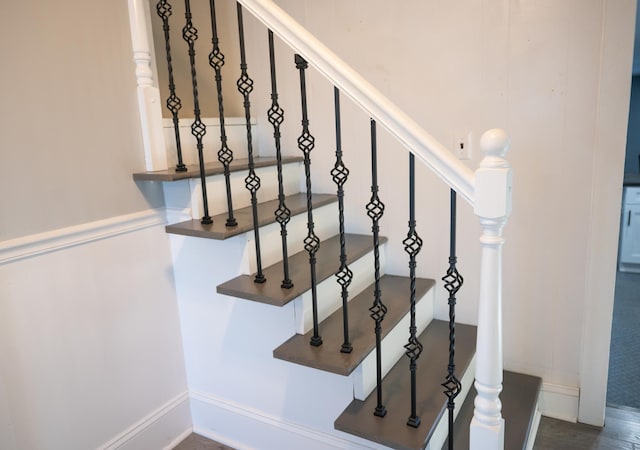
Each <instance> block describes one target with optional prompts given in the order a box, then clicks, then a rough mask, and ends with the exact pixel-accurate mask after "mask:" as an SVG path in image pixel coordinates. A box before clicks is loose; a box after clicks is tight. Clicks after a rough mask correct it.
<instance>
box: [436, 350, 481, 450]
mask: <svg viewBox="0 0 640 450" xmlns="http://www.w3.org/2000/svg"><path fill="white" fill-rule="evenodd" d="M445 370H446V368H443V373H445ZM458 370H459V369H458ZM475 372H476V357H475V355H474V356H473V358H472V359H471V362H470V363H469V366H468V367H467V370H465V372H464V373H463V374H462V377H461V378H460V383H461V385H462V390H461V391H460V394H458V397H456V409H455V410H454V412H453V416H454V420H455V418H456V417H458V412H460V407H461V406H462V404H463V403H464V400H465V398H467V395H468V394H469V391H470V390H471V386H472V385H473V381H474V377H475ZM457 375H458V376H460V374H459V373H458V374H457ZM442 381H443V382H444V378H443V380H442ZM442 396H443V398H446V397H445V395H444V394H443V395H442ZM448 434H449V411H448V410H447V409H445V411H444V414H442V415H441V416H440V418H439V420H438V423H437V424H436V425H435V426H434V427H433V432H432V434H431V438H430V439H429V443H428V444H427V446H426V447H425V450H440V449H442V446H443V445H444V443H445V441H446V440H447V435H448ZM454 444H455V441H454Z"/></svg>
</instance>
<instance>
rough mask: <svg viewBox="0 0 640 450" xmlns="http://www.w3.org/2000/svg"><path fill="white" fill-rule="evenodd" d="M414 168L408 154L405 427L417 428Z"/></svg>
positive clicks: (418, 348) (419, 242)
mask: <svg viewBox="0 0 640 450" xmlns="http://www.w3.org/2000/svg"><path fill="white" fill-rule="evenodd" d="M415 178H416V167H415V156H414V155H413V153H409V232H408V234H407V237H406V239H405V240H404V241H402V243H403V244H404V250H405V251H406V252H407V253H408V254H409V280H410V281H409V283H410V290H411V296H410V302H411V309H410V317H411V323H410V325H409V341H408V342H407V344H405V346H404V348H405V349H406V355H407V356H408V357H409V371H410V372H411V415H410V416H409V419H408V420H407V425H409V426H411V427H414V428H417V427H418V425H420V417H418V414H417V411H416V370H417V360H418V358H419V357H420V354H421V353H422V343H420V341H419V340H418V338H417V337H416V333H417V331H418V329H417V327H416V256H417V255H418V253H419V252H420V249H422V239H421V238H420V236H418V232H417V231H416V183H415Z"/></svg>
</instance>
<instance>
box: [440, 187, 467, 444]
mask: <svg viewBox="0 0 640 450" xmlns="http://www.w3.org/2000/svg"><path fill="white" fill-rule="evenodd" d="M450 215H451V228H450V230H449V239H450V243H449V268H448V269H447V274H446V275H445V276H444V277H442V281H444V287H445V289H446V290H447V291H448V292H449V364H448V366H447V376H446V378H445V382H444V383H442V386H443V387H444V388H445V390H444V393H445V395H446V396H447V399H448V400H447V409H448V410H449V438H448V439H449V450H453V413H454V410H455V407H456V405H455V399H456V397H457V396H458V394H460V390H461V389H462V386H461V384H460V380H458V378H457V377H456V375H455V371H456V366H455V350H456V294H457V293H458V291H459V290H460V288H461V287H462V284H463V283H464V279H463V278H462V276H461V275H460V274H459V273H458V269H457V268H456V264H457V262H458V258H457V257H456V192H455V191H454V190H453V189H451V211H450Z"/></svg>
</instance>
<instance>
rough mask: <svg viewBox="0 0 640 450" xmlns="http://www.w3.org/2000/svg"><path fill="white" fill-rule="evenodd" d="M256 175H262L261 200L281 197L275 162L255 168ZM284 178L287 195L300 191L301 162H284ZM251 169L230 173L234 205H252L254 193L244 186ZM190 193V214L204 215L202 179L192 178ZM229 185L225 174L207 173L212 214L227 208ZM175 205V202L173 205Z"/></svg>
mask: <svg viewBox="0 0 640 450" xmlns="http://www.w3.org/2000/svg"><path fill="white" fill-rule="evenodd" d="M255 172H256V175H257V176H258V177H260V189H259V190H258V192H257V197H258V202H263V201H267V200H272V199H275V198H278V171H277V168H276V167H275V166H270V167H259V168H257V169H255ZM282 172H283V173H282V178H283V183H284V193H285V195H289V194H295V193H297V192H299V191H300V173H301V171H300V163H292V164H285V165H283V167H282ZM247 174H248V172H247V171H246V170H243V171H240V172H232V173H231V176H230V181H231V194H232V200H233V208H234V209H237V208H244V207H246V206H249V205H251V193H250V192H249V191H248V190H247V188H246V187H245V181H244V180H245V178H246V177H247ZM189 189H190V192H191V196H190V199H189V204H190V205H191V211H192V213H191V215H192V218H194V219H199V218H200V217H202V215H203V209H202V186H201V183H200V179H191V180H189ZM226 192H227V188H226V183H225V180H224V175H215V176H212V177H207V200H208V203H209V214H210V215H212V216H213V215H215V214H221V213H224V212H226V211H227V194H226ZM172 206H173V205H172Z"/></svg>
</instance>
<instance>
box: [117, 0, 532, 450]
mask: <svg viewBox="0 0 640 450" xmlns="http://www.w3.org/2000/svg"><path fill="white" fill-rule="evenodd" d="M143 3H144V2H141V1H138V0H131V2H130V4H131V5H132V7H131V11H132V28H134V29H135V30H137V31H138V32H139V36H138V39H137V40H136V34H135V33H134V47H135V49H134V50H136V52H135V54H136V55H137V56H136V62H137V63H138V79H139V92H140V97H141V98H142V99H143V100H142V101H141V112H142V116H143V121H144V124H143V128H144V130H143V131H144V133H145V138H146V140H145V142H146V143H147V148H146V152H147V161H148V168H149V169H150V170H148V171H146V172H143V173H137V174H134V180H136V181H138V182H160V183H162V185H163V190H164V194H165V204H166V208H167V221H168V225H167V227H166V230H167V233H168V235H169V242H170V245H171V248H172V253H173V271H174V274H175V280H176V291H177V297H178V302H179V309H180V315H181V322H182V329H183V347H184V352H185V363H186V369H187V376H188V381H189V386H190V392H191V400H192V416H193V422H194V431H195V432H198V433H200V434H203V435H205V436H208V437H211V438H214V439H216V440H218V441H220V442H223V443H226V444H227V445H230V446H233V447H237V448H264V449H272V448H273V449H276V448H277V449H300V448H313V449H324V448H327V449H328V448H398V449H422V448H428V449H436V448H460V449H462V448H473V449H480V448H487V449H493V448H507V449H527V448H532V444H533V439H534V438H535V432H536V428H537V418H539V416H537V402H538V391H539V388H540V379H538V378H535V377H531V376H528V375H522V374H515V373H511V372H504V377H503V371H502V362H501V360H499V359H496V358H497V357H499V355H500V351H499V349H495V348H493V347H492V346H494V345H495V344H496V343H498V345H500V344H499V339H496V336H499V334H500V333H499V328H500V323H499V321H498V322H496V318H497V317H499V314H497V312H498V311H499V307H500V305H499V302H498V303H496V301H499V298H500V296H501V294H500V285H499V277H500V275H499V270H500V262H499V259H500V258H499V247H500V245H501V240H500V233H501V229H502V226H503V225H504V222H505V221H506V216H507V215H508V209H509V207H510V206H509V204H508V203H509V197H508V195H507V194H506V192H507V191H508V190H509V186H510V171H509V169H508V163H506V161H505V160H504V159H503V158H502V157H503V156H504V151H505V150H506V146H507V141H506V139H505V138H504V136H503V135H502V134H500V133H497V134H496V132H493V134H491V133H490V134H488V135H487V136H488V137H487V138H486V139H485V138H483V149H484V150H485V152H486V154H487V158H486V159H485V161H484V162H483V165H482V166H481V169H480V170H479V171H477V172H476V173H475V175H474V174H473V173H470V172H469V170H468V169H467V168H466V166H463V165H461V164H460V163H459V161H457V160H455V159H454V158H452V157H451V156H450V154H449V153H448V151H447V150H446V149H444V148H443V147H442V146H441V145H440V144H438V143H437V142H435V141H434V140H433V139H432V138H431V137H430V136H428V135H427V134H426V133H425V132H423V131H422V129H420V128H418V127H417V125H415V124H414V123H413V122H412V121H411V120H410V119H409V118H408V117H406V116H405V115H404V114H403V113H402V112H400V111H399V110H397V108H395V107H394V106H393V105H391V104H390V103H389V102H388V101H386V100H384V99H382V100H381V99H380V98H378V97H379V94H377V93H376V91H372V88H370V86H369V85H368V84H367V83H366V82H364V81H363V80H361V79H360V78H359V76H358V75H357V74H354V73H352V71H351V70H350V69H349V68H348V67H347V68H345V67H344V66H343V63H341V62H340V61H339V60H334V61H331V60H333V59H335V58H334V57H332V56H331V55H330V54H329V56H327V53H326V52H323V53H319V52H318V48H321V47H320V46H319V45H316V43H315V40H314V39H313V38H312V37H310V35H307V34H305V33H306V32H305V31H304V30H301V29H299V28H298V26H297V25H295V24H293V25H292V24H290V23H289V24H288V25H285V26H283V25H282V23H283V21H284V20H285V19H286V17H285V16H284V15H283V14H284V13H282V12H281V11H279V10H278V9H277V7H275V5H273V4H272V2H270V1H267V0H256V1H242V2H239V3H238V7H237V10H238V17H239V29H240V31H239V35H240V36H241V41H242V40H243V39H244V36H243V32H244V31H243V26H244V24H243V21H242V13H243V8H242V7H241V6H240V4H242V5H244V7H245V8H247V10H248V11H250V12H251V13H252V14H255V15H257V17H258V18H259V19H260V20H261V21H262V22H263V23H265V24H266V25H267V26H268V27H269V29H270V31H269V41H270V42H269V43H270V49H271V51H270V57H271V62H272V65H271V77H272V78H271V79H272V88H275V66H274V65H273V58H274V51H273V48H274V47H273V39H274V34H273V32H272V30H273V31H277V35H278V36H280V38H282V39H283V40H284V41H285V42H287V43H288V44H289V45H291V46H292V47H293V48H294V49H295V50H296V51H298V52H300V53H301V54H302V55H303V56H304V57H308V58H309V60H310V62H311V63H312V64H313V65H314V67H315V68H316V69H317V70H318V71H320V72H321V73H322V74H323V75H325V76H326V77H327V78H328V79H329V80H331V81H332V82H333V83H334V84H335V85H336V88H335V89H334V98H335V105H336V109H335V116H336V122H335V126H336V147H337V151H336V162H335V165H334V168H333V170H332V171H331V172H330V174H328V173H325V174H324V175H317V174H316V175H314V178H313V179H314V181H317V179H318V177H321V176H325V177H332V178H333V181H334V182H335V183H336V190H337V194H336V195H334V193H333V192H330V193H322V192H319V191H318V189H317V188H316V189H314V188H313V186H314V184H313V183H312V176H311V167H312V164H311V162H312V160H313V155H314V153H313V152H312V150H314V137H313V136H312V135H311V133H310V130H309V118H308V116H307V114H308V111H307V98H306V91H305V88H306V82H307V79H306V70H307V69H308V63H307V61H306V60H305V59H304V58H303V57H302V56H300V55H296V69H297V70H298V71H299V75H300V88H301V92H300V96H301V100H302V102H301V103H302V130H301V134H300V136H299V138H298V139H297V147H298V149H299V150H301V153H300V151H298V152H297V154H298V155H301V156H291V155H294V154H295V152H294V151H290V149H289V148H288V147H291V146H292V145H296V144H295V143H293V142H286V141H285V139H284V138H283V135H282V134H281V132H280V129H279V127H280V124H281V122H282V114H281V110H279V105H278V94H277V93H276V91H275V89H273V90H272V92H271V98H272V102H273V103H272V108H271V110H270V113H269V115H268V118H269V120H268V122H269V123H270V124H271V126H273V135H274V138H275V148H276V152H275V153H276V154H275V155H273V152H271V151H265V152H264V154H265V155H267V156H263V155H262V154H263V152H262V151H261V148H259V143H260V140H259V139H256V136H259V135H265V134H266V132H265V128H266V127H270V125H269V124H268V123H264V122H262V121H260V120H257V121H256V120H255V119H254V118H253V117H252V116H251V111H252V110H251V106H250V105H251V104H250V95H258V93H252V83H253V82H252V80H250V79H248V78H247V77H248V73H247V70H246V61H245V54H244V49H243V48H242V45H243V44H242V43H241V53H242V54H241V62H242V74H241V78H240V80H238V87H239V90H240V93H241V95H242V96H243V105H244V110H245V117H244V118H228V117H227V118H225V117H224V115H223V107H222V101H221V100H222V98H221V97H222V94H221V92H222V91H221V90H220V82H221V80H219V78H221V77H220V66H216V65H215V64H214V62H213V61H215V60H216V58H219V56H216V57H210V61H212V68H213V69H214V71H215V75H216V82H217V83H218V100H219V103H218V106H219V111H220V113H221V114H220V118H218V119H209V118H201V116H200V111H199V109H198V102H199V98H198V92H197V91H198V89H197V81H196V80H197V78H196V76H195V65H194V62H193V60H192V61H191V68H192V70H191V72H192V73H191V74H192V81H193V86H192V87H193V93H194V103H195V105H196V111H195V112H194V113H195V115H194V118H193V119H184V118H178V116H177V110H179V108H175V107H174V108H173V110H172V113H173V120H167V119H165V123H164V126H163V125H162V119H161V118H160V116H159V114H160V112H159V110H158V108H157V104H158V103H159V102H158V101H157V95H158V92H157V89H156V88H153V86H152V83H151V84H149V83H147V81H146V79H145V78H144V76H148V74H147V72H146V68H145V65H149V61H148V60H147V59H145V58H146V56H144V53H145V52H144V51H140V50H139V48H141V47H140V46H142V47H144V45H143V44H144V42H143V41H144V39H142V38H141V37H140V36H145V35H148V33H147V31H146V30H145V26H146V25H145V24H146V18H145V14H146V13H145V7H144V5H143ZM214 3H215V2H211V6H212V7H214V6H215V5H214ZM189 9H190V4H189V2H188V1H187V2H186V10H187V25H186V26H185V29H187V30H190V27H193V23H192V22H191V17H190V16H191V13H190V11H189ZM167 11H171V7H170V5H169V3H168V2H167V1H164V0H162V1H160V2H158V14H159V15H160V17H161V18H162V19H163V20H164V21H165V24H167V23H168V19H169V17H170V16H171V14H170V13H167ZM214 11H215V10H214V9H213V10H212V15H211V17H212V27H213V29H212V33H213V41H214V50H213V51H212V55H217V54H216V48H215V45H217V40H218V37H217V31H216V28H215V12H214ZM156 20H157V18H156ZM286 20H289V19H286ZM140 30H142V31H140ZM183 34H184V35H185V40H187V41H188V40H189V38H188V35H192V36H193V35H194V32H193V31H192V30H191V31H187V32H183ZM191 41H192V42H189V47H190V51H189V56H190V58H191V57H194V55H195V51H194V48H195V47H194V46H193V41H194V39H193V37H192V38H191ZM158 45H159V44H156V47H158ZM175 45H176V44H175V43H174V47H175ZM136 46H138V47H136ZM166 47H167V48H169V45H168V44H167V45H166ZM218 50H219V49H218ZM147 53H148V54H149V55H150V49H147ZM192 53H194V55H192ZM141 55H142V56H141ZM170 60H171V58H169V61H170ZM219 60H220V59H218V61H219ZM254 70H258V68H255V69H254ZM266 70H268V68H267V69H266ZM143 75H144V76H143ZM141 79H144V80H143V82H141V81H140V80H141ZM338 88H343V89H345V90H346V92H348V94H349V97H350V98H351V99H352V100H354V101H355V103H356V104H359V105H360V106H362V107H363V108H364V109H365V110H366V111H367V112H368V113H369V114H370V115H371V117H375V118H376V120H371V141H370V142H368V143H365V144H363V145H364V146H369V145H370V146H371V159H370V161H366V164H367V165H369V164H370V165H371V174H372V177H371V179H370V180H369V182H370V183H371V184H370V186H369V185H367V186H357V185H353V182H350V181H349V179H348V174H349V172H348V170H345V169H346V167H345V166H344V163H343V161H342V151H341V145H340V126H341V125H340V106H339V104H340V89H338ZM174 89H175V86H174V87H173V88H171V86H170V91H171V95H174V94H175V93H174ZM259 95H269V94H266V93H260V94H259ZM145 96H146V97H147V98H153V99H155V100H154V101H144V98H145ZM163 103H164V102H163ZM169 103H171V102H169ZM154 104H155V105H156V106H153V105H154ZM174 105H175V102H174ZM185 121H186V122H187V123H188V124H185ZM376 121H377V122H380V123H381V124H382V125H384V127H385V129H386V130H387V131H388V132H389V133H390V134H391V135H392V136H394V137H396V138H397V139H399V140H400V141H401V142H402V143H404V144H405V145H406V146H408V147H409V149H410V150H411V152H412V153H411V154H410V156H409V161H410V165H409V167H410V169H409V175H408V177H407V178H408V180H407V181H408V184H409V197H410V199H409V216H408V219H409V231H408V233H407V232H406V229H405V231H404V233H405V234H403V235H401V236H384V235H380V226H379V222H380V221H384V220H385V215H384V204H381V201H380V199H379V198H378V197H377V192H378V188H379V186H378V167H377V164H376V161H377V154H378V153H377V152H378V150H377V144H376V143H377V140H376ZM191 122H193V125H191ZM187 130H189V131H191V132H192V133H193V137H191V136H188V135H186V133H185V131H187ZM174 133H175V135H174ZM180 135H182V137H180ZM205 136H206V139H211V136H219V137H220V138H221V140H220V141H219V142H217V143H216V144H215V148H216V151H218V150H220V152H219V153H218V156H219V158H218V161H215V160H210V158H207V157H206V153H205V151H204V150H203V148H204V147H205V144H207V145H208V142H205V138H204V137H205ZM165 141H166V142H174V143H182V145H177V144H176V146H175V147H174V146H173V145H166V144H162V145H161V146H160V149H161V151H160V153H163V154H160V155H158V150H157V149H158V146H157V145H158V142H160V143H164V142H165ZM154 142H155V144H154ZM176 147H177V148H176ZM180 147H182V148H180ZM166 148H169V150H170V151H171V153H170V154H169V156H167V154H164V152H165V149H166ZM230 149H233V152H234V153H233V157H232V158H229V156H228V152H227V150H228V151H230ZM174 150H177V156H175V154H174V153H173V151H174ZM317 151H318V150H314V152H317ZM186 155H189V156H186ZM194 155H197V158H196V157H194ZM416 159H417V160H418V162H419V163H420V162H422V163H424V164H426V165H427V166H428V167H430V168H431V169H432V170H433V171H434V172H435V173H436V174H437V175H439V176H440V177H441V178H442V179H443V180H444V181H445V183H447V184H448V185H449V186H451V187H452V191H451V217H450V222H451V234H450V236H449V237H447V238H446V239H447V240H449V241H450V246H451V253H450V257H449V262H448V267H449V270H446V267H447V264H444V263H443V264H442V266H443V267H444V270H443V271H442V273H440V274H434V276H435V277H436V278H438V279H440V278H441V277H442V276H443V275H444V278H443V279H444V283H445V284H444V286H443V285H442V284H440V283H439V281H436V280H432V279H426V278H421V277H419V276H417V275H416V266H419V265H420V264H421V258H422V257H423V255H422V254H420V256H418V253H419V252H420V250H421V247H422V240H421V239H420V238H419V237H418V234H417V233H418V228H419V227H416V220H415V160H416ZM158 161H160V162H158ZM163 161H164V162H163ZM168 161H169V162H171V164H175V166H173V165H172V166H171V167H167V166H168V164H167V162H168ZM198 162H199V163H198ZM191 163H195V164H191ZM362 164H363V165H364V164H365V162H362ZM381 169H385V167H381ZM382 172H384V170H381V173H382ZM380 179H381V180H385V181H389V180H388V177H385V176H383V175H380ZM403 182H405V181H404V180H403ZM320 185H322V186H324V185H325V183H320ZM345 189H346V190H347V191H365V192H367V191H369V190H370V192H371V199H370V200H369V203H367V205H362V209H361V210H360V211H357V212H356V211H350V210H347V211H346V214H347V215H350V216H351V222H350V223H354V221H355V222H357V223H362V222H363V221H367V222H368V223H369V224H370V226H371V230H372V232H371V233H366V234H363V233H362V232H361V229H362V226H355V227H352V228H355V229H354V230H349V225H348V224H346V223H347V221H346V220H345V203H344V197H345ZM501 189H502V190H503V191H502V193H505V197H504V201H503V203H501V201H500V193H501ZM457 197H461V198H463V199H465V200H467V201H469V202H470V203H472V204H473V205H474V207H475V209H476V213H477V214H478V215H479V216H480V217H481V223H482V224H483V229H484V231H483V233H484V234H483V237H482V238H481V242H482V243H483V245H484V248H483V266H482V267H481V268H480V271H481V278H482V280H483V281H482V283H485V284H484V285H483V286H484V287H481V292H483V293H484V294H481V295H485V296H486V298H481V299H480V305H481V306H480V317H479V320H478V327H476V326H473V325H462V324H456V323H455V303H456V293H457V291H458V289H460V287H461V284H462V278H461V277H459V275H458V272H457V268H456V253H455V249H456V245H455V241H456V238H455V236H456V226H455V224H456V198H457ZM385 200H386V201H387V202H391V203H393V202H395V201H396V200H395V199H385ZM348 205H351V203H348ZM354 217H355V218H356V219H354ZM402 220H403V222H405V223H406V219H404V218H403V219H402ZM232 222H233V225H231V226H230V225H229V224H230V223H232ZM350 231H351V232H350ZM483 239H484V240H483ZM389 245H394V246H398V245H399V246H403V247H404V250H405V251H406V252H407V254H408V260H409V271H408V273H400V274H398V273H387V272H390V271H389V270H387V264H386V263H385V255H386V252H387V246H389ZM496 255H497V256H496ZM347 273H349V275H347ZM436 289H447V291H448V297H449V320H448V321H442V320H435V319H434V307H435V305H434V302H435V301H436V296H435V290H436ZM477 339H478V342H476V340H477ZM476 352H477V353H478V355H476ZM474 378H476V380H477V381H476V388H477V389H478V392H479V393H480V395H478V392H476V390H475V388H474V387H473V386H472V385H473V380H474ZM496 386H499V387H500V386H501V387H502V395H501V396H500V398H501V399H502V408H501V409H500V403H499V401H498V394H499V393H500V390H499V389H498V390H496ZM443 391H446V394H447V395H445V393H444V392H443ZM476 396H478V397H477V398H478V399H480V400H479V401H480V403H479V404H476V418H475V419H473V417H474V411H473V399H474V398H476ZM501 410H502V412H501ZM374 412H375V414H374ZM496 412H497V415H496ZM500 417H503V418H504V419H505V422H506V424H502V425H501V423H502V422H501V419H500ZM472 419H473V420H476V421H478V422H477V423H476V424H475V425H474V426H472V425H471V423H472ZM454 420H455V424H454ZM470 430H471V432H470ZM474 433H475V437H474ZM470 434H471V436H470ZM502 436H504V437H503V438H504V444H503V447H502V443H501V442H500V441H501V439H502Z"/></svg>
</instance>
